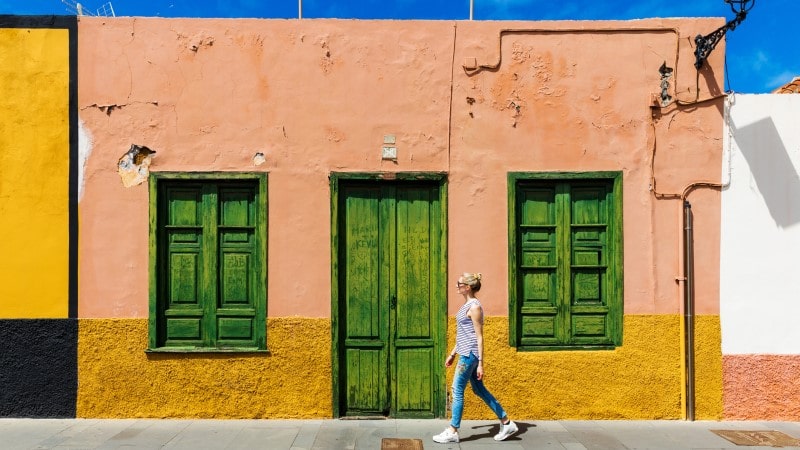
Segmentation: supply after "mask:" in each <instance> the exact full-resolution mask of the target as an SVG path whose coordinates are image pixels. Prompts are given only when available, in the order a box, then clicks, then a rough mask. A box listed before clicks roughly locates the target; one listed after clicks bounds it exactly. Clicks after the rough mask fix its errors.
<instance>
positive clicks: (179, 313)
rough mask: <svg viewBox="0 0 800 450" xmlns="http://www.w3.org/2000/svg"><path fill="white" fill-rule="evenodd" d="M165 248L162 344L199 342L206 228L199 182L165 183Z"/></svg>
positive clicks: (201, 338)
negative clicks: (167, 184)
mask: <svg viewBox="0 0 800 450" xmlns="http://www.w3.org/2000/svg"><path fill="white" fill-rule="evenodd" d="M164 191H165V198H166V205H167V206H166V208H165V209H166V211H165V212H166V220H165V222H166V225H165V226H164V235H165V237H164V241H165V245H166V251H165V255H164V259H163V272H162V273H163V274H165V275H166V279H165V285H164V289H163V291H162V297H163V298H164V299H165V301H164V305H163V306H164V311H163V323H164V335H165V336H166V340H165V342H164V343H163V345H164V346H202V345H204V344H205V339H204V335H205V334H206V332H207V330H206V329H205V327H206V324H205V321H204V315H205V314H204V306H205V304H206V303H207V298H205V296H206V295H207V294H206V291H205V289H204V283H205V279H204V278H205V277H204V274H203V268H204V267H205V265H206V264H205V261H204V259H205V256H206V252H205V251H204V245H205V244H206V243H205V240H204V238H205V237H206V236H207V232H206V230H205V229H204V223H203V220H204V218H205V216H206V210H205V209H206V208H205V205H204V202H203V189H202V186H201V185H199V184H186V185H180V186H167V187H166V189H165V190H164Z"/></svg>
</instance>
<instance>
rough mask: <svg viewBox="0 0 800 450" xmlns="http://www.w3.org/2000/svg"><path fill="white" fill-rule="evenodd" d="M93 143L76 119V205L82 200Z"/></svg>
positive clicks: (81, 121) (84, 128)
mask: <svg viewBox="0 0 800 450" xmlns="http://www.w3.org/2000/svg"><path fill="white" fill-rule="evenodd" d="M93 144H94V142H93V140H92V135H91V133H89V130H88V129H86V126H85V125H84V123H83V120H80V119H78V203H80V201H81V199H82V198H83V187H84V184H85V180H86V165H87V164H88V163H89V157H90V156H91V155H92V146H93Z"/></svg>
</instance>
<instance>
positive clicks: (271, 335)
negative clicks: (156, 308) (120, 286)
mask: <svg viewBox="0 0 800 450" xmlns="http://www.w3.org/2000/svg"><path fill="white" fill-rule="evenodd" d="M267 326H268V332H267V333H268V334H267V344H268V346H269V349H270V354H269V355H266V354H263V353H262V354H255V353H254V354H235V353H207V354H190V353H145V352H144V349H145V348H147V320H146V319H81V320H80V321H79V325H78V328H79V330H78V374H79V378H78V402H77V417H104V418H122V417H170V418H177V417H191V418H303V419H305V418H321V417H331V414H332V411H333V407H332V404H331V398H332V395H331V357H330V355H331V345H330V342H331V329H330V321H329V320H328V319H299V318H279V319H269V321H268V325H267Z"/></svg>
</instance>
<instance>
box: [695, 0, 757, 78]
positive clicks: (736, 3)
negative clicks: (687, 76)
mask: <svg viewBox="0 0 800 450" xmlns="http://www.w3.org/2000/svg"><path fill="white" fill-rule="evenodd" d="M725 3H727V4H728V5H730V7H731V11H733V13H734V14H736V17H734V18H733V19H732V20H731V21H730V22H728V23H726V24H725V25H723V26H721V27H719V28H717V29H716V30H714V31H712V32H711V33H710V34H707V35H705V36H703V35H701V34H698V35H697V37H695V38H694V43H695V45H696V47H695V49H694V56H695V61H694V66H695V67H696V68H697V70H700V68H701V67H703V63H704V62H705V61H706V58H708V55H710V54H711V51H712V50H714V47H716V46H717V43H719V40H720V39H722V37H723V36H725V33H727V32H728V30H730V31H733V30H734V29H735V28H736V27H737V26H738V25H739V24H740V23H742V21H743V20H744V19H745V17H747V12H748V11H750V10H751V9H752V8H753V6H754V5H755V4H756V0H725Z"/></svg>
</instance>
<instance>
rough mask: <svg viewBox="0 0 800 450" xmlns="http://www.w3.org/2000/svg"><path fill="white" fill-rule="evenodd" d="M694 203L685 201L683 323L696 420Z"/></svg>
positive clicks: (690, 412)
mask: <svg viewBox="0 0 800 450" xmlns="http://www.w3.org/2000/svg"><path fill="white" fill-rule="evenodd" d="M692 222H693V218H692V204H691V203H689V201H688V200H684V201H683V226H684V228H683V232H684V236H683V252H684V253H683V264H684V277H685V278H684V284H683V286H684V296H683V325H684V330H685V333H684V341H685V342H684V351H685V353H686V420H689V421H694V242H693V241H694V232H693V229H692V224H693V223H692Z"/></svg>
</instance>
